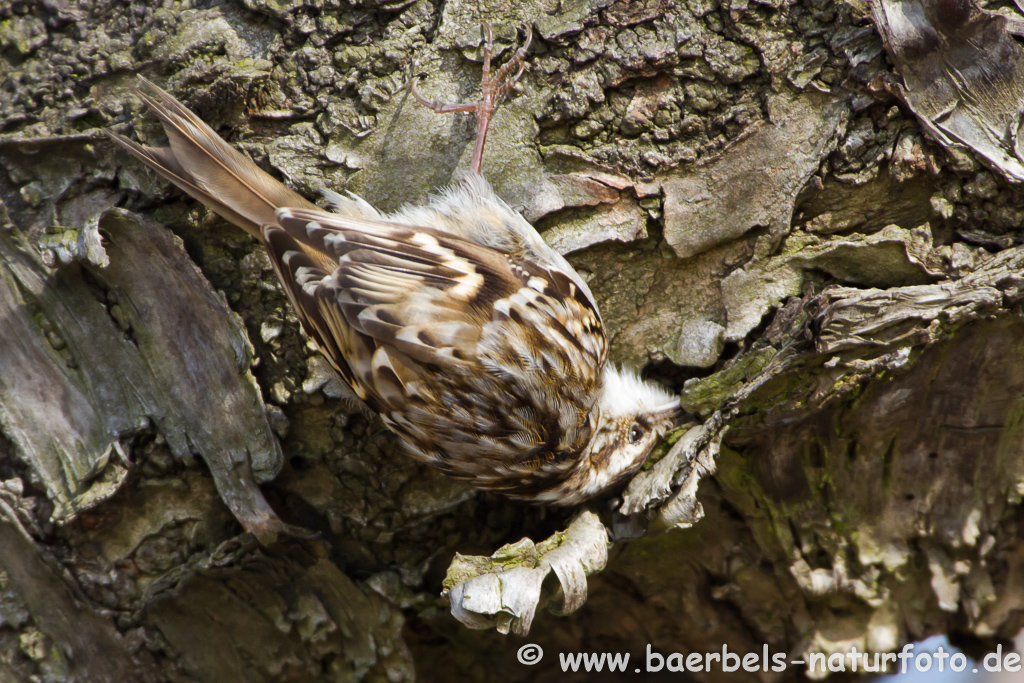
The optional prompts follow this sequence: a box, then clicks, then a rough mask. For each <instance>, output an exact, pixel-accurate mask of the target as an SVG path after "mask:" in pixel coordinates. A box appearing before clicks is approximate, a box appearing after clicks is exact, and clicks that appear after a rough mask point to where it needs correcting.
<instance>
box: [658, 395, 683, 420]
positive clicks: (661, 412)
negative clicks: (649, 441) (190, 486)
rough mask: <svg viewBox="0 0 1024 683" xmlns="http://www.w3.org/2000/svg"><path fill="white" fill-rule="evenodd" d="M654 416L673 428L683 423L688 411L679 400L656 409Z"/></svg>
mask: <svg viewBox="0 0 1024 683" xmlns="http://www.w3.org/2000/svg"><path fill="white" fill-rule="evenodd" d="M654 414H655V415H657V416H658V417H660V418H661V419H663V420H665V421H666V422H669V423H670V426H671V427H677V426H679V424H680V423H681V422H682V421H683V418H684V417H685V416H686V411H684V410H683V407H682V406H681V405H680V404H679V399H678V398H677V399H676V400H674V401H672V402H671V403H666V404H664V405H660V406H658V407H657V408H655V409H654Z"/></svg>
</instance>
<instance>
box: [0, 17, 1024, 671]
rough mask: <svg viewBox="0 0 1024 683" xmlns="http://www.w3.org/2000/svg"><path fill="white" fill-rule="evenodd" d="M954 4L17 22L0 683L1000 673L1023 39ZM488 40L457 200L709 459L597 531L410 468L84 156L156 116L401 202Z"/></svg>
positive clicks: (266, 315) (6, 42)
mask: <svg viewBox="0 0 1024 683" xmlns="http://www.w3.org/2000/svg"><path fill="white" fill-rule="evenodd" d="M954 4H955V7H953V6H950V5H949V4H948V3H947V4H941V3H931V2H926V3H922V4H915V3H909V2H897V1H896V0H892V1H889V0H885V1H884V2H879V3H872V4H871V5H868V4H867V3H862V2H859V1H852V2H847V3H840V4H834V3H821V2H816V1H812V0H794V1H793V2H774V1H772V2H755V3H748V2H742V1H740V2H729V3H723V2H705V1H704V0H685V1H680V2H668V1H663V0H645V1H643V2H625V1H624V0H620V1H614V0H585V1H581V2H555V1H554V0H532V1H528V2H520V3H508V2H504V1H503V0H488V1H487V2H484V3H482V4H481V3H478V2H474V3H469V2H460V1H449V2H445V3H441V4H437V3H430V2H425V1H423V0H394V1H389V2H373V3H370V2H365V3H351V4H349V3H338V2H333V1H332V0H302V1H301V2H294V3H292V2H268V1H265V0H243V2H223V3H215V4H211V3H200V4H196V5H192V4H190V3H184V4H181V3H178V4H168V3H165V4H163V5H159V6H157V5H139V4H137V3H136V4H133V5H131V6H129V5H128V4H125V3H118V2H115V1H113V0H83V1H81V2H77V3H64V2H50V1H47V2H35V1H34V0H15V2H13V3H8V5H6V6H4V7H0V678H3V679H4V680H7V679H11V680H30V679H31V678H32V677H36V678H35V679H36V680H41V681H63V680H82V681H93V680H136V679H138V680H153V681H215V680H216V681H223V680H234V679H241V678H244V679H245V680H251V681H268V682H269V681H284V680H352V681H356V680H385V679H386V680H389V681H402V680H412V679H414V678H419V679H421V680H433V679H435V678H440V677H441V676H442V675H443V676H444V677H445V678H446V679H447V678H451V677H454V676H463V677H468V678H469V679H471V680H496V681H518V680H541V681H543V680H560V681H561V680H565V676H564V675H563V674H562V673H561V671H560V670H559V669H558V666H557V662H558V658H557V653H560V652H583V651H618V652H630V653H632V654H633V656H634V660H631V661H632V662H633V663H635V662H636V661H637V660H636V659H635V658H636V657H640V658H641V659H642V657H643V655H644V653H645V652H646V648H647V647H648V646H651V647H653V648H654V649H655V650H656V651H660V652H664V653H666V654H667V653H670V652H684V653H691V652H711V651H719V652H720V651H721V648H722V646H723V644H727V645H728V647H729V648H730V650H731V651H733V652H738V653H746V652H761V651H762V648H763V646H764V645H765V644H767V645H768V646H769V647H770V649H771V650H772V651H773V652H780V653H786V654H787V656H788V657H789V658H790V659H796V658H799V657H801V656H804V655H806V654H810V653H815V652H817V653H826V654H832V653H835V652H845V651H849V650H850V648H851V647H854V646H855V647H857V648H858V649H859V650H860V651H862V652H871V653H873V652H889V651H893V650H896V649H899V648H900V647H901V646H902V645H903V643H906V642H909V641H913V640H917V639H921V638H924V637H926V636H928V635H931V634H934V633H950V634H951V636H952V637H953V638H954V639H955V640H958V642H960V643H962V644H964V645H965V646H970V647H972V648H974V650H973V651H974V652H975V653H978V652H982V653H983V652H984V651H986V650H987V649H991V648H993V647H995V645H996V644H998V643H1007V644H1008V642H1009V639H1010V638H1012V637H1013V636H1014V635H1015V634H1016V633H1017V632H1018V631H1019V630H1020V628H1021V626H1022V623H1021V615H1022V614H1024V584H1022V580H1021V576H1024V542H1022V540H1021V538H1022V532H1021V526H1020V525H1021V522H1022V516H1021V499H1022V497H1024V457H1022V455H1021V453H1022V446H1024V444H1022V443H1021V435H1022V434H1024V432H1022V431H1021V429H1020V424H1021V423H1022V420H1021V419H1020V417H1021V415H1020V412H1021V405H1022V403H1021V400H1022V399H1021V397H1022V396H1024V356H1022V355H1021V346H1020V343H1019V340H1020V338H1021V335H1022V334H1024V321H1022V319H1021V303H1022V302H1021V297H1022V296H1024V288H1022V279H1021V273H1024V247H1021V246H1020V245H1021V244H1022V243H1024V239H1022V238H1021V227H1022V225H1024V209H1022V208H1021V207H1022V206H1024V201H1022V200H1024V192H1022V191H1021V188H1020V186H1018V185H1016V184H1015V183H1016V182H1018V181H1019V180H1020V178H1021V177H1024V176H1021V174H1020V172H1019V171H1020V169H1019V168H1018V166H1019V165H1020V158H1019V157H1020V154H1019V151H1018V150H1017V146H1018V145H1017V138H1018V135H1017V133H1018V130H1017V129H1018V128H1019V122H1020V120H1021V118H1020V117H1021V110H1022V109H1024V107H1022V105H1021V102H1020V97H1019V96H1018V95H1019V91H1020V89H1021V88H1022V87H1024V84H1022V81H1021V77H1020V74H1019V71H1020V69H1019V68H1018V67H1019V64H1018V62H1020V59H1019V57H1020V54H1019V53H1020V48H1019V46H1018V45H1017V43H1016V42H1015V41H1014V39H1013V38H1012V36H1011V35H1010V31H1014V30H1017V29H1018V28H1019V26H1021V25H1024V19H1021V18H1020V15H1019V14H1017V13H1016V10H1015V9H1014V8H1013V7H1010V6H1007V5H1005V3H1004V6H1000V7H988V6H975V5H974V4H972V3H971V2H961V3H954ZM997 12H998V16H996V13H997ZM481 19H486V20H488V21H489V22H490V23H491V24H492V25H493V27H494V32H495V36H496V40H497V43H498V50H499V52H504V51H507V50H509V49H511V48H512V47H513V45H514V44H515V43H516V40H517V31H518V29H519V28H520V27H521V26H522V25H523V24H524V23H527V22H529V23H531V24H532V25H533V27H534V30H535V41H536V42H535V47H534V48H533V50H532V51H531V54H530V57H529V70H528V72H527V73H526V75H525V76H524V78H523V80H522V82H521V86H520V87H519V88H518V91H517V92H516V93H513V95H512V96H511V97H510V98H509V99H508V100H507V101H506V102H505V103H504V104H503V105H502V106H501V107H500V108H499V110H498V111H497V113H496V115H495V119H494V124H493V127H492V133H491V136H490V138H489V141H488V145H489V147H488V154H487V155H486V157H485V159H484V167H483V172H484V174H485V176H486V177H488V179H489V180H490V181H491V182H492V184H493V185H494V187H495V189H496V191H497V193H498V194H499V195H500V196H502V197H503V198H504V199H506V201H508V202H509V203H510V204H512V205H513V206H515V207H516V208H517V209H519V210H521V211H522V212H523V214H524V215H525V216H526V217H527V218H528V219H529V220H531V221H532V222H534V223H535V224H536V225H538V226H539V228H540V229H541V230H542V231H543V233H544V235H545V237H546V238H547V239H549V240H550V242H551V243H552V244H554V245H556V246H557V247H558V248H559V249H561V250H562V251H564V252H566V253H568V254H569V258H570V259H571V260H572V262H573V263H574V265H575V266H577V267H578V269H579V270H580V271H581V272H582V273H584V274H585V276H586V277H587V278H588V281H589V284H590V287H591V289H592V290H593V292H594V293H595V296H596V297H597V298H598V301H599V304H600V307H601V311H602V314H603V317H604V320H605V323H606V325H607V326H608V329H609V332H610V343H611V353H612V357H613V360H614V361H615V362H619V363H627V364H630V365H633V366H637V367H643V368H645V372H646V373H647V374H648V375H649V376H651V377H652V378H654V379H656V380H659V381H661V382H663V383H665V384H666V385H667V386H671V387H672V388H674V389H675V390H677V391H679V392H680V394H681V400H682V404H683V405H684V407H685V408H686V409H687V410H688V411H689V412H690V413H691V414H692V420H690V422H689V423H688V424H687V425H685V426H684V428H682V429H681V430H679V432H678V433H676V434H673V435H672V437H671V439H670V443H667V444H665V445H664V446H663V447H661V448H660V449H659V450H658V451H657V452H656V454H655V456H654V457H653V458H652V459H651V462H650V463H649V464H648V465H647V466H646V468H645V469H644V470H643V471H642V472H641V473H639V474H638V475H637V477H636V478H635V479H634V480H633V481H632V482H631V483H630V484H629V485H628V486H627V487H625V488H624V489H623V490H622V491H619V492H616V493H615V494H614V495H612V496H610V497H608V498H606V499H603V500H599V501H594V502H593V503H592V504H591V505H589V506H587V508H586V509H585V510H559V509H541V508H536V507H526V506H522V505H518V504H514V503H511V502H508V501H504V500H501V499H498V498H495V497H492V496H488V495H483V494H478V493H475V492H473V491H471V490H470V489H468V488H467V487H466V486H465V485H463V484H459V483H456V482H452V481H449V480H447V479H445V478H444V477H442V476H441V475H439V474H437V473H436V472H433V471H430V470H427V469H424V468H423V467H421V466H419V465H417V464H416V463H415V462H413V461H412V460H411V459H410V458H408V457H406V456H405V455H404V454H402V452H401V449H400V447H399V445H398V444H397V442H396V440H395V439H394V438H393V437H391V436H390V435H389V434H388V433H387V432H386V431H385V430H384V429H383V428H382V427H381V425H380V424H379V423H378V422H375V421H373V420H371V419H368V418H367V417H366V416H365V415H363V414H362V413H361V412H359V410H358V409H356V408H353V407H351V406H350V405H348V403H346V401H345V399H344V398H343V395H342V393H341V392H339V391H338V390H337V387H336V386H335V385H334V384H333V383H331V382H330V381H329V378H328V376H327V375H325V374H324V372H323V370H322V368H321V367H320V366H319V365H318V361H317V360H316V353H315V350H314V349H313V348H312V347H311V346H310V345H309V344H308V342H307V340H306V339H305V338H304V337H303V335H302V333H301V331H300V329H299V326H298V324H297V321H296V320H295V317H294V315H293V314H292V313H291V312H290V311H289V310H288V308H287V306H286V302H285V299H284V297H283V296H282V294H281V292H280V290H279V289H278V288H277V286H276V284H275V281H274V276H273V274H272V272H271V268H270V264H269V263H268V262H267V260H266V258H265V256H264V255H263V254H261V253H260V252H259V251H258V250H257V249H256V248H255V247H254V244H253V243H252V241H251V240H249V239H248V238H246V237H245V236H244V235H242V234H241V232H240V231H236V230H234V229H233V228H231V227H230V226H227V225H225V224H224V223H223V222H222V221H221V220H220V219H218V218H216V217H214V216H211V215H209V214H206V213H204V212H203V211H202V210H201V209H199V208H198V207H197V206H196V205H195V204H194V203H193V202H191V201H190V200H187V199H184V198H182V197H181V196H179V195H177V194H174V193H172V192H168V191H167V189H166V188H165V187H164V186H163V185H162V184H161V183H160V182H159V181H158V180H157V179H155V178H154V177H152V176H151V175H150V174H148V173H146V172H145V171H144V170H143V169H141V168H140V167H138V166H137V165H135V164H133V163H132V162H131V161H129V160H127V159H125V158H123V157H122V156H120V155H118V154H116V152H115V150H114V149H113V148H112V147H111V146H110V145H107V144H106V143H105V142H104V140H103V138H102V137H101V136H100V135H99V131H100V129H102V128H104V127H113V128H115V129H118V130H123V131H124V132H126V133H128V134H131V135H133V136H135V137H136V138H138V139H140V140H142V141H143V142H157V140H156V139H155V136H157V135H159V132H158V131H159V127H158V126H157V125H156V124H155V122H153V121H152V120H151V119H150V118H149V117H148V116H146V115H145V114H144V112H143V111H142V110H141V108H140V106H139V103H138V101H137V100H136V99H135V98H134V96H133V95H132V93H131V86H132V85H133V83H134V78H135V74H137V73H142V74H144V75H146V76H147V77H149V78H152V79H153V80H154V81H155V82H158V83H160V84H161V85H162V86H165V87H167V88H168V89H169V90H171V91H172V92H174V93H175V94H176V95H177V96H179V97H181V98H182V99H183V101H185V102H186V103H187V104H188V105H189V106H191V107H193V108H194V109H195V110H196V111H197V113H199V114H200V115H201V116H202V117H203V118H204V119H206V120H207V121H209V122H210V123H211V125H213V126H214V127H215V128H218V129H219V130H220V131H221V132H222V133H223V134H225V135H226V136H227V137H228V138H229V139H230V140H232V141H233V142H234V143H235V144H237V145H238V146H239V147H240V148H242V149H243V150H244V151H246V152H247V153H249V154H250V155H251V156H252V157H253V158H254V160H255V161H256V162H257V163H259V164H260V165H261V166H263V167H264V168H266V169H268V170H269V171H271V172H272V173H275V174H276V175H277V176H278V177H280V178H282V179H283V180H284V181H285V182H287V183H289V184H290V185H292V186H294V187H295V188H296V189H297V190H299V191H301V192H303V193H304V194H306V195H307V196H310V197H316V196H317V193H318V190H319V188H321V187H328V188H332V189H335V190H339V191H340V190H350V191H353V192H356V193H358V194H359V195H361V196H362V197H363V198H365V199H366V200H367V201H369V202H370V203H371V204H374V205H375V206H378V207H379V208H381V209H383V210H390V209H394V208H397V207H398V206H399V205H401V204H404V203H406V202H410V201H412V202H415V201H422V200H424V199H425V198H427V197H429V195H430V193H431V192H433V191H435V190H436V189H437V188H439V187H441V186H443V185H445V184H446V183H449V182H451V181H452V179H453V178H455V177H456V176H457V174H458V172H459V169H460V168H462V167H464V165H465V163H466V162H467V160H468V158H469V155H470V153H471V147H472V138H473V133H474V126H473V122H472V121H471V120H470V118H468V117H459V116H453V117H441V116H435V115H434V114H432V113H431V112H429V111H427V110H425V109H424V108H422V107H417V106H415V103H413V102H412V101H411V100H410V99H409V98H408V96H407V91H406V89H405V87H406V84H407V83H408V80H409V78H410V77H412V76H418V77H419V78H420V87H421V90H422V91H423V92H424V93H427V94H428V96H429V97H431V98H436V99H448V100H452V101H455V100H470V99H472V98H473V97H475V93H476V90H475V89H476V88H477V86H478V83H479V60H480V50H479V46H480V32H479V28H478V27H479V21H480V20H481ZM1008 29H1009V30H1008ZM887 58H888V60H891V62H890V61H887ZM978 79H980V81H979V80H978ZM986 79H987V80H986ZM175 236H176V237H175ZM197 456H198V457H197ZM573 519H575V521H574V522H572V524H570V521H571V520H573ZM306 531H311V532H315V534H316V535H315V536H311V535H310V534H308V533H305V532H306ZM248 532H251V533H248ZM281 532H285V533H281ZM254 536H255V537H256V538H258V539H259V541H260V542H257V540H254ZM499 549H500V550H499ZM456 553H458V554H459V557H458V559H456V560H454V561H453V558H455V557H456ZM449 568H451V573H450V574H448V570H449ZM446 574H448V578H447V580H446ZM442 591H445V593H446V595H445V597H441V595H442ZM481 600H482V601H483V602H482V603H481ZM584 600H585V602H584ZM474 605H476V607H478V608H479V609H476V608H474ZM453 608H454V612H455V613H456V614H457V615H458V616H460V618H462V619H463V620H464V621H466V622H467V623H470V624H471V625H474V626H484V627H492V626H497V627H498V628H500V629H501V630H506V631H507V630H512V631H516V632H520V633H524V632H526V631H529V640H530V642H533V643H536V644H538V645H541V646H542V647H543V648H544V650H545V652H546V653H547V655H546V657H545V658H544V659H543V660H542V661H541V662H540V663H538V664H536V665H534V666H526V665H525V664H522V663H520V662H518V661H517V660H516V659H515V653H516V651H517V649H518V648H519V646H520V645H521V644H522V643H523V642H525V641H522V640H519V639H515V638H513V637H510V636H504V635H501V634H498V633H496V632H494V631H471V630H469V629H466V628H465V627H464V626H463V625H462V624H460V623H459V621H457V620H456V619H455V618H453V617H452V616H451V613H450V612H451V611H452V610H453ZM552 611H553V612H555V613H556V615H557V616H552V615H550V614H548V612H552ZM569 613H571V614H569ZM640 666H642V664H641V665H640ZM439 672H444V673H443V674H441V673H439ZM798 675H799V674H798V672H797V671H796V670H790V671H788V672H786V673H784V674H770V673H769V674H765V673H764V672H759V673H750V672H746V673H744V672H737V673H730V674H722V673H711V674H709V673H700V674H694V676H695V678H697V679H699V680H706V681H719V680H721V681H725V680H728V681H730V682H736V683H742V682H744V681H752V682H753V681H758V682H759V683H767V682H769V681H773V682H774V681H785V680H798ZM848 677H849V676H848ZM842 678H843V675H842V674H839V675H837V676H835V677H834V678H833V680H841V679H842Z"/></svg>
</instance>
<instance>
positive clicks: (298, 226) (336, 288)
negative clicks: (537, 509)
mask: <svg viewBox="0 0 1024 683" xmlns="http://www.w3.org/2000/svg"><path fill="white" fill-rule="evenodd" d="M265 234H266V241H267V243H268V247H269V251H270V252H271V259H272V261H274V262H275V264H276V265H275V267H276V268H278V269H279V272H281V273H283V275H282V280H283V281H290V284H289V285H288V286H287V289H288V291H289V296H290V298H292V300H293V301H294V302H295V304H296V307H297V308H298V309H299V310H301V311H303V312H304V313H303V315H302V316H301V317H302V319H303V324H305V325H307V329H310V330H311V331H310V334H311V335H312V336H313V337H314V338H315V339H316V341H317V343H319V344H320V345H321V348H322V349H324V351H325V353H327V355H329V356H330V357H331V359H332V364H333V365H334V366H335V367H338V368H341V370H340V372H341V374H342V377H343V378H344V379H345V380H346V381H348V382H349V384H350V385H351V386H352V388H353V390H354V391H355V392H356V394H357V395H358V396H360V397H361V398H363V399H364V400H365V401H366V402H367V403H368V404H369V405H370V406H371V407H372V408H373V409H374V410H376V411H377V412H379V413H380V414H381V416H382V417H383V418H384V420H385V422H386V423H387V424H388V425H389V426H390V427H391V428H392V429H393V430H394V431H396V432H397V433H399V434H400V435H401V436H403V437H404V439H405V440H406V441H407V442H408V443H410V444H411V445H412V446H413V448H414V449H415V450H416V451H417V453H418V455H419V457H421V458H423V459H425V460H428V461H430V462H432V463H433V464H435V465H439V466H441V467H442V468H443V469H445V470H446V471H448V472H449V473H450V474H453V475H455V476H461V477H465V478H471V479H476V480H478V483H479V480H480V477H486V473H487V472H488V471H490V472H492V473H493V472H506V471H507V472H509V473H513V472H515V473H520V474H521V475H522V476H523V477H525V479H523V480H522V481H531V479H530V478H531V477H533V476H535V475H536V476H541V474H538V473H542V474H543V476H551V474H552V472H554V473H555V474H556V475H557V473H558V472H559V471H565V472H566V473H568V471H569V469H570V468H571V466H572V464H573V462H574V460H575V456H576V455H578V454H579V452H581V451H582V450H583V448H584V447H585V446H586V445H587V443H588V442H589V439H590V435H591V433H592V428H593V424H592V422H591V420H592V415H591V413H592V409H593V407H594V397H595V395H596V388H597V386H598V383H599V381H600V380H599V377H600V373H601V369H602V367H603V365H604V363H605V359H606V353H607V348H606V342H605V338H604V334H603V332H602V329H601V324H600V318H599V316H598V314H597V310H596V307H595V306H594V304H593V302H592V301H591V300H590V298H589V296H588V294H587V293H586V292H584V291H583V290H582V289H581V288H580V287H578V286H577V285H576V283H575V282H574V281H573V280H572V279H571V278H569V277H567V276H565V275H564V274H563V273H560V272H558V271H555V270H550V269H545V268H543V267H541V266H539V265H537V264H536V263H534V262H532V261H529V260H524V259H517V258H515V257H513V256H512V255H510V254H508V253H506V252H503V251H501V250H498V249H494V248H491V247H487V246H484V245H481V244H477V243H475V242H469V241H467V240H465V239H462V238H460V237H458V236H455V235H449V234H447V233H443V232H439V231H436V230H431V229H428V228H420V227H416V226H410V225H406V224H401V223H392V222H389V221H386V220H383V219H377V218H373V217H370V218H367V217H365V216H357V215H335V214H331V213H327V212H325V211H320V210H317V209H291V208H285V209H279V210H278V212H277V225H275V226H272V227H268V228H266V229H265ZM328 264H329V265H328ZM509 406H517V409H516V410H511V411H510V410H508V407H509ZM509 480H512V481H514V480H515V478H514V477H512V478H507V479H506V478H497V479H493V481H494V485H495V486H498V485H499V483H500V482H505V485H507V482H508V481H509Z"/></svg>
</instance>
